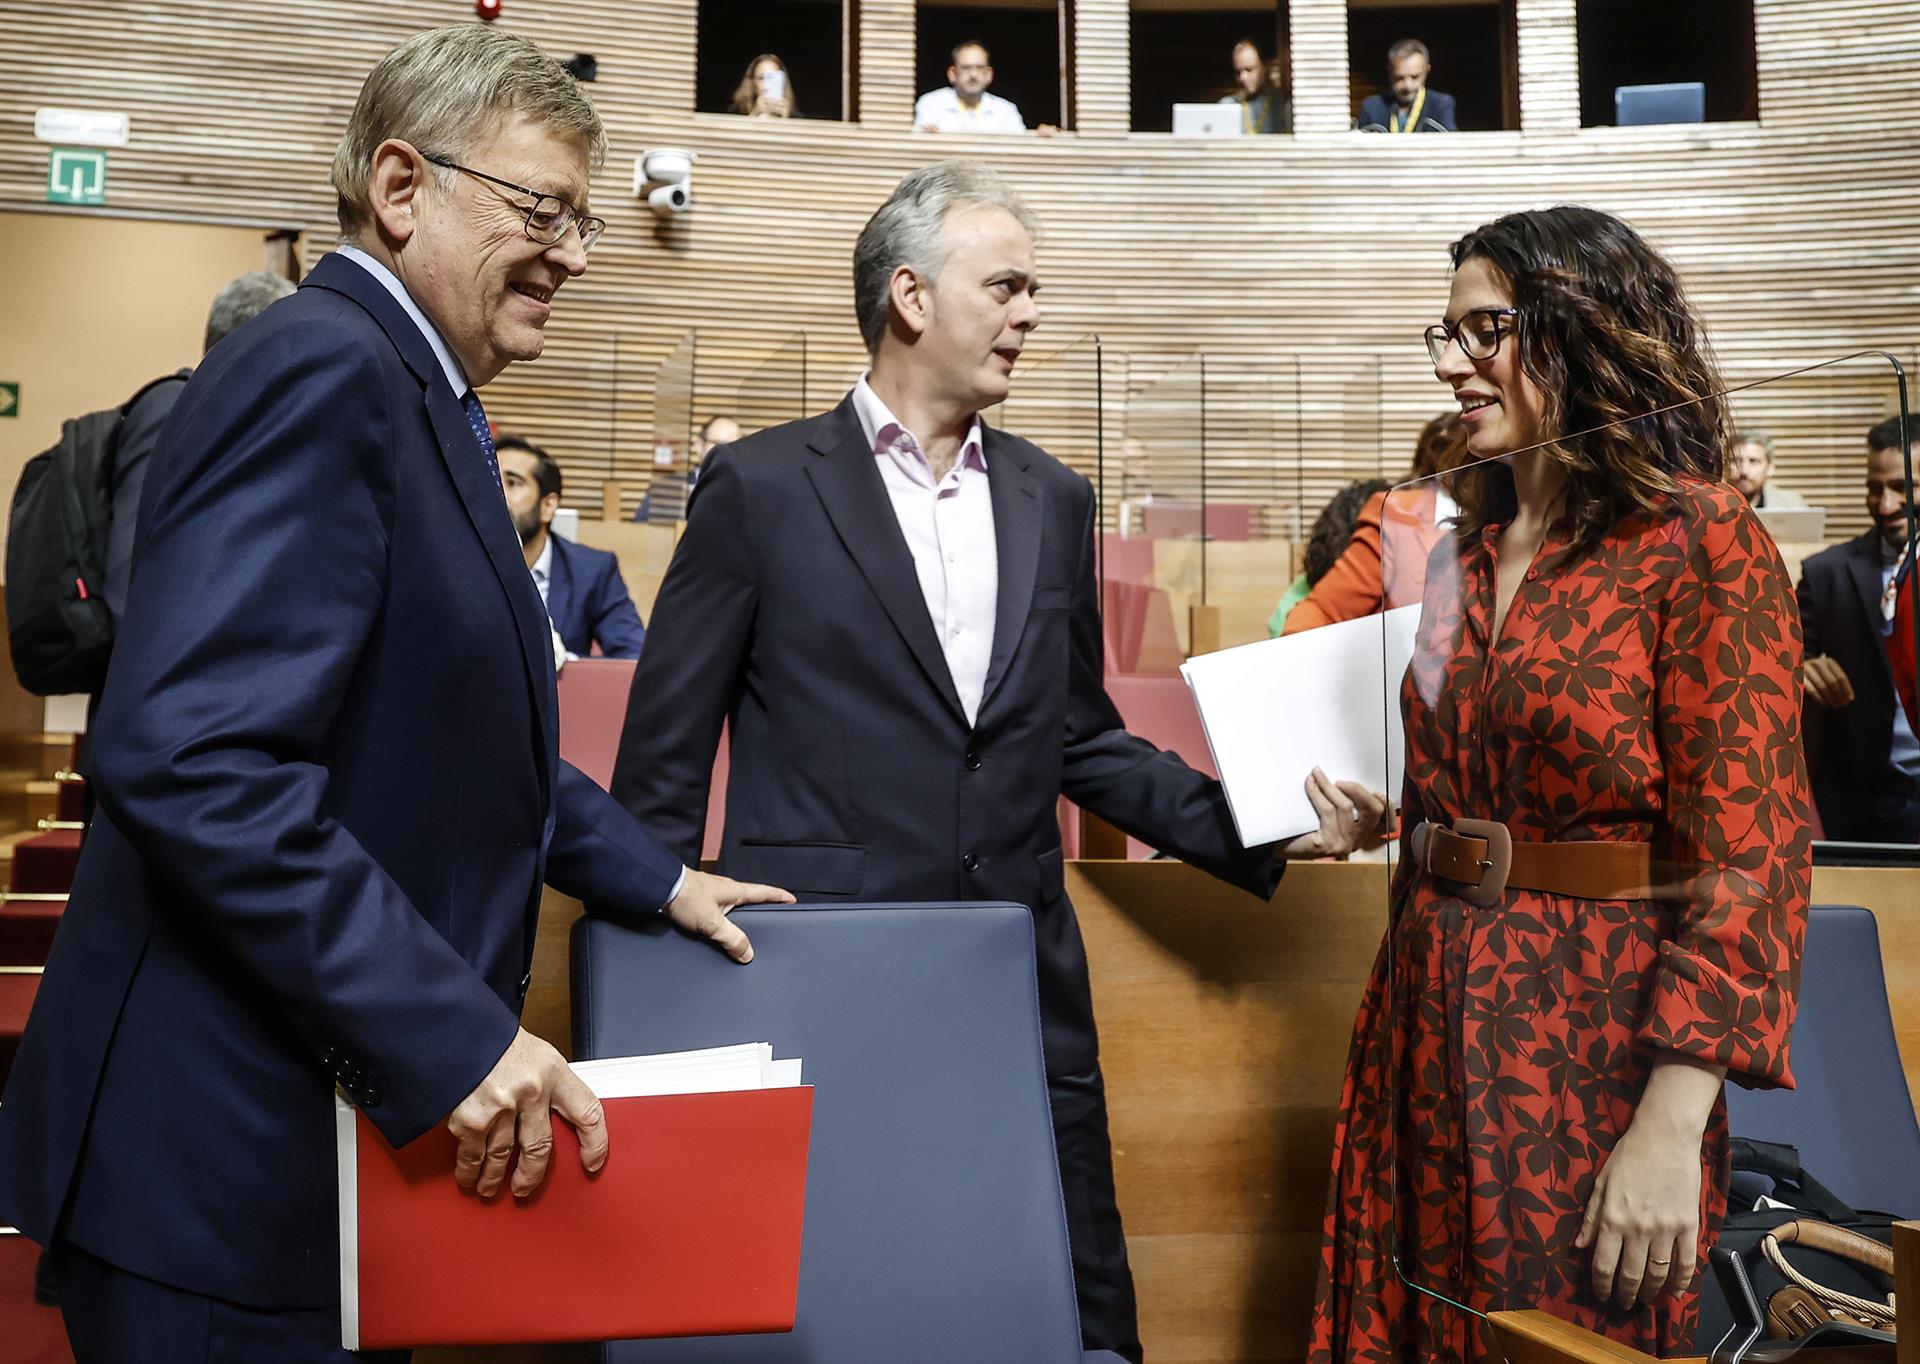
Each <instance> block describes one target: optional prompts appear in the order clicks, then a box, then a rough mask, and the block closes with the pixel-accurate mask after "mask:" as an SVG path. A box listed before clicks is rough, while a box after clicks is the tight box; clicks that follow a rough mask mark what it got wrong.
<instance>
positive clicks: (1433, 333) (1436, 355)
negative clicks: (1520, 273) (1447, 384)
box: [1426, 308, 1520, 365]
mask: <svg viewBox="0 0 1920 1364" xmlns="http://www.w3.org/2000/svg"><path fill="white" fill-rule="evenodd" d="M1518 316H1520V310H1519V309H1518V308H1473V309H1469V310H1468V311H1467V312H1464V313H1462V314H1460V320H1459V321H1458V322H1454V323H1451V324H1449V323H1445V322H1436V323H1434V324H1433V325H1432V326H1431V327H1428V328H1427V330H1426V338H1427V354H1428V355H1429V356H1430V357H1432V359H1433V363H1434V364H1436V365H1437V364H1439V363H1440V357H1441V356H1443V355H1445V354H1446V353H1447V345H1448V343H1449V342H1458V343H1459V345H1460V353H1461V354H1462V355H1464V356H1466V357H1467V359H1469V360H1491V359H1493V357H1494V356H1496V355H1498V354H1499V353H1500V338H1501V337H1503V336H1506V335H1507V334H1508V333H1510V332H1511V331H1512V330H1513V323H1512V321H1511V320H1510V319H1512V318H1516V317H1518Z"/></svg>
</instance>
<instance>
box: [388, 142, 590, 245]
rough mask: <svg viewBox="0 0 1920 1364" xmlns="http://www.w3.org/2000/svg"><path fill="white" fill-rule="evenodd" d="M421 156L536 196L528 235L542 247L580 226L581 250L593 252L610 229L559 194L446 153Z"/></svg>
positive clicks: (530, 209)
mask: <svg viewBox="0 0 1920 1364" xmlns="http://www.w3.org/2000/svg"><path fill="white" fill-rule="evenodd" d="M420 155H421V157H422V158H423V159H425V160H428V161H431V162H433V164H434V165H436V166H445V167H446V168H447V169H448V170H456V171H459V172H460V173H461V174H462V175H471V176H472V177H473V178H474V179H476V180H485V181H486V182H487V183H488V184H490V185H498V186H500V188H502V189H510V190H513V191H514V192H515V193H516V194H524V195H526V196H527V197H529V198H530V199H532V200H533V204H532V206H531V207H529V208H528V209H527V210H526V214H527V236H528V237H530V238H532V239H533V240H534V241H537V242H539V243H540V244H541V245H542V246H552V245H553V244H554V243H555V242H557V241H559V240H560V239H561V238H562V237H564V236H566V235H567V229H568V228H569V227H577V228H578V229H579V231H580V249H581V250H582V251H591V250H593V244H594V243H595V242H597V241H599V240H600V234H601V233H602V232H605V231H606V230H607V220H606V219H605V218H596V217H594V216H593V215H592V214H588V213H582V212H580V210H578V209H576V208H575V207H574V206H573V205H572V204H570V203H568V202H567V201H566V200H565V199H562V198H561V197H560V196H559V195H557V194H542V193H541V192H540V191H539V190H537V189H528V188H527V187H526V186H525V185H516V184H514V183H513V181H511V180H502V179H501V178H500V177H499V176H497V175H488V174H487V173H486V172H485V171H477V170H475V169H474V168H473V167H472V166H463V165H461V164H459V163H458V162H457V161H449V160H447V159H446V158H445V157H444V156H428V155H427V154H426V153H425V152H421V153H420ZM515 207H519V205H515Z"/></svg>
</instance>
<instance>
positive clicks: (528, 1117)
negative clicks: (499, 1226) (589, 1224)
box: [447, 1028, 607, 1198]
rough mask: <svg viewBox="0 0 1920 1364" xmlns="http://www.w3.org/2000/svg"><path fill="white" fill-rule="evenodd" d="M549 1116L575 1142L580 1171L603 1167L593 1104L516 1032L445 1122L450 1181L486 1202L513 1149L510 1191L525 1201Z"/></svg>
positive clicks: (552, 1054)
mask: <svg viewBox="0 0 1920 1364" xmlns="http://www.w3.org/2000/svg"><path fill="white" fill-rule="evenodd" d="M554 1110H558V1111H559V1114H560V1116H561V1117H563V1118H565V1119H566V1120H567V1121H568V1122H569V1123H570V1124H572V1126H573V1130H574V1133H575V1134H576V1135H577V1136H578V1137H579V1138H580V1164H581V1166H582V1168H584V1169H585V1170H586V1172H587V1173H588V1174H593V1173H594V1172H595V1171H597V1170H598V1169H599V1168H600V1167H601V1166H602V1165H605V1164H606V1163H607V1123H606V1116H605V1114H603V1113H602V1112H601V1109H600V1100H599V1099H597V1098H595V1097H594V1093H593V1091H592V1090H591V1089H589V1088H587V1085H586V1082H585V1081H584V1080H582V1079H581V1078H580V1077H579V1076H578V1075H575V1074H574V1073H573V1070H572V1068H571V1067H569V1066H568V1065H567V1063H566V1060H565V1058H564V1057H562V1056H561V1055H560V1053H559V1052H557V1051H555V1050H554V1049H553V1048H552V1047H550V1046H548V1045H547V1044H546V1043H545V1042H542V1041H541V1040H540V1039H539V1038H537V1037H535V1036H534V1035H533V1034H532V1033H530V1032H528V1031H527V1030H526V1029H525V1028H522V1029H520V1030H519V1032H517V1033H515V1034H514V1038H513V1043H512V1045H510V1046H509V1047H508V1048H507V1050H506V1052H505V1054H504V1055H502V1056H501V1058H500V1059H499V1060H498V1061H496V1062H494V1065H493V1069H492V1070H490V1071H488V1072H487V1078H486V1079H484V1080H482V1081H481V1082H480V1083H479V1084H478V1085H476V1086H475V1087H474V1091H473V1093H471V1094H469V1095H467V1097H466V1098H465V1099H462V1100H461V1101H460V1106H459V1107H458V1108H456V1109H454V1110H453V1114H452V1116H450V1117H449V1118H448V1119H447V1130H448V1131H449V1132H451V1133H453V1136H454V1140H455V1141H457V1142H458V1143H459V1150H458V1152H457V1154H456V1155H455V1156H454V1161H453V1178H454V1182H455V1183H457V1184H458V1185H459V1186H460V1187H461V1188H463V1189H470V1190H473V1191H474V1192H476V1193H478V1194H479V1195H480V1196H481V1197H482V1198H492V1197H493V1196H494V1195H495V1194H496V1193H499V1192H500V1181H501V1180H503V1179H505V1178H506V1174H507V1162H508V1161H510V1160H512V1159H513V1153H514V1150H515V1148H516V1147H517V1148H518V1149H519V1151H520V1162H519V1164H518V1165H516V1166H515V1167H514V1171H513V1192H514V1193H515V1194H516V1195H517V1196H518V1197H521V1198H525V1197H526V1196H527V1195H528V1194H530V1193H532V1192H533V1191H534V1190H535V1189H537V1188H539V1187H540V1181H541V1180H543V1179H545V1178H546V1177H547V1161H548V1160H549V1159H550V1158H551V1157H552V1155H553V1116H552V1115H553V1111H554Z"/></svg>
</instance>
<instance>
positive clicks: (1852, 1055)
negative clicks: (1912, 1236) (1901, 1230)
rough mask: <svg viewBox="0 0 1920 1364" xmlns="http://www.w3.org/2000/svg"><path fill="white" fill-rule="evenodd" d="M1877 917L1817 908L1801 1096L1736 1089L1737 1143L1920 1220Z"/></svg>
mask: <svg viewBox="0 0 1920 1364" xmlns="http://www.w3.org/2000/svg"><path fill="white" fill-rule="evenodd" d="M1882 962H1883V958H1882V957H1881V955H1880V932H1879V928H1878V926H1877V925H1876V924H1875V922H1874V917H1873V914H1872V912H1871V911H1870V910H1865V909H1861V908H1859V907H1857V906H1854V905H1815V906H1814V907H1813V909H1812V911H1811V912H1810V913H1809V915H1808V919H1807V946H1806V951H1805V953H1804V954H1803V956H1802V959H1801V968H1800V1012H1799V1016H1798V1017H1797V1018H1796V1020H1795V1022H1794V1025H1793V1041H1792V1047H1793V1074H1794V1078H1795V1080H1796V1082H1797V1087H1796V1088H1794V1089H1772V1090H1753V1089H1743V1088H1741V1087H1740V1086H1738V1085H1728V1086H1727V1118H1728V1122H1729V1123H1730V1125H1731V1126H1732V1129H1733V1135H1734V1136H1736V1137H1749V1138H1751V1139H1753V1140H1755V1141H1771V1142H1779V1143H1782V1144H1784V1145H1788V1146H1796V1147H1798V1148H1799V1150H1800V1160H1801V1163H1802V1164H1803V1165H1804V1166H1805V1167H1806V1168H1807V1169H1808V1170H1809V1171H1811V1172H1812V1174H1813V1176H1814V1177H1815V1178H1816V1179H1818V1180H1819V1181H1820V1182H1821V1183H1822V1184H1825V1185H1826V1186H1827V1187H1828V1188H1829V1189H1831V1190H1833V1192H1834V1193H1836V1194H1838V1195H1839V1196H1840V1198H1841V1199H1843V1200H1844V1201H1846V1202H1847V1203H1850V1204H1852V1205H1853V1206H1854V1207H1856V1208H1877V1209H1880V1210H1882V1211H1886V1212H1892V1213H1896V1214H1899V1215H1900V1216H1903V1217H1920V1122H1916V1120H1915V1117H1914V1109H1913V1096H1912V1094H1910V1093H1909V1092H1908V1090H1907V1079H1906V1072H1905V1070H1904V1069H1902V1067H1901V1064H1900V1048H1899V1046H1898V1044H1897V1043H1896V1042H1895V1040H1894V1034H1893V1014H1892V1012H1891V1010H1890V1009H1889V1007H1888V1004H1887V978H1886V973H1885V970H1884V968H1883V965H1882Z"/></svg>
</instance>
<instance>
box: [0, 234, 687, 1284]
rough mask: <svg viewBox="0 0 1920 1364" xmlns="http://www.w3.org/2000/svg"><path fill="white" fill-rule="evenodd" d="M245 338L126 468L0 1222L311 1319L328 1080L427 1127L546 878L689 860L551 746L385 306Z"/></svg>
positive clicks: (330, 286) (531, 650) (505, 996)
mask: <svg viewBox="0 0 1920 1364" xmlns="http://www.w3.org/2000/svg"><path fill="white" fill-rule="evenodd" d="M233 340H234V341H235V344H232V345H223V346H219V347H216V348H215V350H214V351H213V353H212V354H211V355H210V356H209V357H208V358H207V360H206V362H205V363H204V364H202V366H201V367H200V369H199V370H198V371H197V372H196V374H195V375H194V378H193V380H192V381H191V383H190V384H189V385H188V387H187V389H186V391H185V392H184V393H183V394H182V395H181V397H180V400H179V402H178V404H177V405H176V406H175V408H174V412H173V416H172V417H171V419H170V420H169V422H168V425H167V427H166V431H165V433H164V434H163V436H162V438H161V441H160V445H159V447H158V448H157V449H156V450H155V452H154V454H153V456H152V464H151V467H150V469H149V471H148V474H147V483H146V489H145V495H144V500H143V502H142V504H141V516H140V521H141V536H142V539H141V543H140V546H139V550H138V557H137V561H136V564H135V569H134V574H133V583H132V589H131V595H130V598H129V601H128V606H127V613H126V616H125V619H124V620H122V622H121V623H120V626H119V632H118V637H117V639H116V641H115V646H114V651H113V661H112V665H111V667H110V669H109V671H108V675H107V683H106V689H105V692H104V695H103V697H102V700H101V705H100V713H99V719H98V727H97V730H96V731H95V733H94V735H93V742H92V771H91V774H90V775H91V777H92V780H93V785H94V790H95V794H96V795H97V797H98V802H99V813H98V815H97V816H96V819H95V822H94V825H93V828H92V831H91V833H90V835H89V837H88V839H87V842H86V847H85V851H84V852H83V854H82V856H81V859H80V867H79V872H78V874H77V877H76V879H75V883H74V888H73V895H72V898H71V901H70V903H69V905H68V907H67V911H66V914H65V917H64V919H63V922H62V924H61V927H60V931H59V934H58V936H57V938H56V940H55V942H54V946H53V952H52V956H51V959H50V960H49V962H48V964H47V970H46V976H45V978H44V980H43V982H42V984H41V988H40V993H39V997H38V1000H37V1001H36V1004H35V1007H34V1011H33V1017H32V1020H31V1023H30V1025H29V1027H28V1029H27V1033H26V1037H25V1039H24V1040H23V1042H22V1044H21V1047H20V1051H19V1055H18V1058H17V1060H16V1062H15V1065H14V1068H13V1072H12V1075H11V1077H10V1079H9V1082H8V1085H7V1090H6V1098H5V1103H4V1104H3V1105H0V1218H4V1219H6V1220H10V1221H12V1222H13V1223H15V1224H16V1225H18V1226H19V1227H21V1228H22V1229H23V1230H24V1231H25V1232H26V1233H27V1234H28V1235H29V1236H31V1237H32V1238H33V1239H35V1240H37V1241H42V1242H45V1241H47V1240H49V1239H51V1238H52V1237H53V1236H54V1235H55V1233H56V1229H58V1231H59V1233H60V1234H61V1235H62V1236H64V1237H65V1238H66V1239H68V1240H70V1241H71V1242H73V1243H74V1244H76V1245H78V1246H80V1247H82V1248H84V1249H86V1250H88V1251H91V1252H92V1253H94V1254H95V1255H97V1256H99V1257H101V1258H103V1259H105V1260H108V1261H110V1262H112V1263H114V1264H116V1265H119V1266H121V1267H122V1268H125V1269H128V1270H131V1271H133V1272H135V1273H138V1274H141V1275H145V1276H147V1277H149V1278H153V1279H157V1280H160V1281H162V1282H164V1283H168V1284H172V1285H175V1286H178V1287H181V1288H185V1289H188V1290H191V1291H194V1292H198V1293H204V1294H210V1295H213V1296H217V1297H221V1298H226V1299H230V1300H233V1301H236V1302H240V1303H245V1304H251V1305H254V1306H259V1307H265V1308H287V1307H324V1306H326V1305H328V1304H330V1303H332V1302H334V1301H335V1300H336V1298H337V1293H338V1280H339V1270H338V1262H337V1249H336V1234H335V1215H336V1214H335V1202H336V1194H335V1179H334V1149H333V1148H334V1139H333V1126H334V1124H333V1117H332V1104H333V1092H334V1086H335V1084H336V1083H338V1084H339V1085H340V1086H341V1087H342V1088H343V1089H344V1090H345V1091H346V1092H347V1093H348V1094H349V1096H350V1097H352V1098H353V1099H354V1100H355V1101H356V1102H357V1103H358V1104H359V1105H360V1107H361V1108H362V1110H363V1111H365V1112H366V1114H367V1116H368V1117H369V1118H370V1119H372V1121H373V1122H374V1124H375V1125H376V1126H377V1127H378V1128H379V1130H380V1131H381V1133H382V1134H383V1135H384V1136H385V1137H386V1138H387V1140H388V1141H390V1142H393V1143H394V1144H395V1145H400V1144H403V1143H406V1142H408V1141H411V1140H412V1139H413V1138H415V1137H417V1136H419V1135H420V1134H421V1133H423V1132H425V1131H427V1130H428V1129H429V1128H432V1127H434V1126H436V1125H438V1124H439V1123H441V1122H442V1121H443V1120H444V1119H445V1118H446V1116H447V1115H448V1113H449V1112H451V1110H452V1109H453V1108H454V1107H455V1105H457V1104H458V1103H459V1102H460V1101H461V1100H462V1099H463V1098H464V1097H465V1096H466V1095H467V1094H468V1092H469V1091H471V1090H472V1088H473V1087H474V1085H475V1084H477V1083H478V1082H479V1081H480V1080H481V1078H482V1077H483V1076H485V1074H486V1073H487V1071H488V1070H490V1069H491V1068H492V1066H493V1064H494V1062H495V1061H496V1060H498V1059H499V1057H500V1055H501V1053H502V1052H503V1051H504V1050H505V1048H506V1046H507V1044H508V1043H509V1042H510V1041H511V1040H512V1038H513V1035H514V1030H515V1027H516V1024H517V1016H518V1012H519V1008H520V1005H521V1004H522V1002H523V1000H524V997H525V990H526V986H527V981H528V979H529V975H528V967H529V963H530V961H531V959H532V951H533V936H534V929H535V925H536V922H537V913H538V908H539V903H540V887H541V883H542V881H543V880H546V881H550V882H551V883H552V884H554V885H556V886H558V887H560V888H561V889H563V890H566V891H567V892H569V893H570V894H573V895H577V896H580V897H582V898H586V899H592V900H595V901H598V902H600V903H602V904H603V905H604V906H605V907H608V908H613V909H617V910H625V911H627V912H630V913H635V914H639V913H648V912H651V911H654V910H657V909H658V908H659V906H660V905H661V904H662V903H663V902H664V900H665V899H666V898H667V896H668V894H669V892H670V890H671V887H672V884H673V881H674V879H675V877H676V876H677V875H678V874H679V865H680V864H679V863H678V862H677V861H676V860H675V859H674V858H673V857H672V856H671V855H670V854H669V853H667V852H666V851H665V850H664V849H662V848H661V847H660V846H659V845H658V844H656V843H655V842H653V840H651V839H650V838H648V837H647V836H646V835H645V834H644V833H643V832H642V831H641V830H640V829H639V827H638V826H637V825H635V824H634V822H633V820H632V819H631V817H629V816H628V815H627V814H626V813H625V812H624V811H623V810H621V809H620V808H619V807H618V806H617V805H615V804H614V803H613V802H612V800H611V799H610V798H608V797H607V796H606V795H605V793H603V792H601V791H600V790H599V789H598V788H597V787H595V786H594V785H593V784H592V782H590V781H589V780H588V779H587V778H585V777H583V776H582V775H581V774H580V773H578V772H577V771H575V770H574V769H573V768H571V767H569V766H568V765H566V764H564V763H562V762H560V761H559V758H558V751H557V726H556V717H555V694H554V682H553V662H552V652H551V649H552V646H551V637H550V635H549V632H548V629H547V623H546V616H545V613H544V612H542V611H541V609H540V597H539V594H538V592H536V591H535V589H534V585H533V579H532V576H531V575H530V574H529V573H528V572H527V566H526V561H525V560H524V559H523V558H522V556H521V550H520V543H519V537H518V536H517V535H516V534H515V533H514V531H513V526H512V523H511V521H510V519H509V517H508V514H507V509H506V504H505V502H504V500H503V499H502V497H501V496H500V487H499V483H498V481H497V480H496V479H494V478H493V477H492V476H490V475H489V473H488V471H487V465H486V462H485V459H484V457H483V455H482V452H481V450H480V448H479V445H478V443H477V442H476V441H475V439H474V436H473V433H472V431H471V428H470V427H469V426H468V425H467V422H466V420H465V417H464V414H463V413H462V410H461V406H460V403H459V402H458V400H456V399H455V397H454V395H453V392H452V390H451V388H450V387H449V386H448V384H447V380H446V377H445V374H444V372H443V371H442V369H441V367H440V365H439V363H438V362H437V361H436V359H435V358H434V355H433V352H432V350H431V348H430V347H429V345H428V343H427V341H426V340H425V338H424V337H423V336H422V335H421V334H420V331H419V329H418V328H417V327H416V326H415V325H414V323H413V322H412V321H411V320H410V319H409V318H408V316H407V315H406V313H405V312H404V311H403V310H402V309H401V308H400V306H399V305H398V304H397V303H396V302H395V301H394V300H393V298H392V296H391V295H389V294H388V293H387V292H386V290H385V289H383V288H382V287H381V285H380V284H379V282H377V281H376V280H375V279H374V278H373V277H372V276H371V275H369V274H368V273H367V272H366V271H365V270H363V269H362V268H361V267H360V266H359V265H357V264H355V263H353V262H351V261H349V260H345V259H343V258H340V257H337V256H336V257H329V258H327V259H325V260H323V261H321V262H320V264H319V265H318V267H317V268H316V269H315V270H314V271H313V273H312V274H311V275H310V276H309V277H308V279H307V281H306V283H305V285H304V286H303V287H302V288H301V289H300V290H299V292H298V293H297V294H296V295H295V296H294V297H293V298H291V299H288V300H286V301H284V302H282V303H278V304H276V305H274V307H273V308H272V309H270V310H269V311H268V312H267V313H266V314H264V315H263V316H262V318H261V320H260V321H258V322H256V323H255V324H254V325H253V326H251V327H249V328H247V329H246V331H245V332H244V333H239V334H236V336H235V338H233ZM615 1140H616V1141H617V1140H618V1138H617V1136H616V1138H615Z"/></svg>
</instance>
